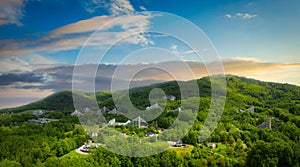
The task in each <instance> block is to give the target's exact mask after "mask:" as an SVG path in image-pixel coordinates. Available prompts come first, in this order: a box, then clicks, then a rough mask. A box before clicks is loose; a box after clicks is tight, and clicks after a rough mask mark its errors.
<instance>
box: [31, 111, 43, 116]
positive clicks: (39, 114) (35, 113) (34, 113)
mask: <svg viewBox="0 0 300 167" xmlns="http://www.w3.org/2000/svg"><path fill="white" fill-rule="evenodd" d="M32 114H33V115H35V116H37V117H38V116H41V115H43V114H45V111H44V110H37V111H33V112H32Z"/></svg>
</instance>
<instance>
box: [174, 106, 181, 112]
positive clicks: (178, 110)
mask: <svg viewBox="0 0 300 167" xmlns="http://www.w3.org/2000/svg"><path fill="white" fill-rule="evenodd" d="M181 111H182V110H181V108H180V107H178V108H176V109H175V110H173V112H181Z"/></svg>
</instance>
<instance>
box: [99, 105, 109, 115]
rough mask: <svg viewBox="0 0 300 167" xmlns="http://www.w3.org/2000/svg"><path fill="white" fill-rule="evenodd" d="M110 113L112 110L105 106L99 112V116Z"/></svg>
mask: <svg viewBox="0 0 300 167" xmlns="http://www.w3.org/2000/svg"><path fill="white" fill-rule="evenodd" d="M109 111H110V109H109V108H107V107H105V106H104V107H102V108H101V109H100V110H98V111H97V113H98V114H100V113H108V112H109Z"/></svg>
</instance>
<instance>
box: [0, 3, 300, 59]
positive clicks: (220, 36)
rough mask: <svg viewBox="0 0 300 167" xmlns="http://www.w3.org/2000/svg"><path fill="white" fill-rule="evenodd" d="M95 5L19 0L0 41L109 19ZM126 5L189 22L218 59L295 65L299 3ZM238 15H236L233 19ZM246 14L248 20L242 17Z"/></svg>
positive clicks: (104, 8) (58, 55) (67, 55)
mask: <svg viewBox="0 0 300 167" xmlns="http://www.w3.org/2000/svg"><path fill="white" fill-rule="evenodd" d="M20 1H21V0H20ZM97 2H98V3H95V4H94V3H93V2H92V0H90V1H88V0H86V1H74V0H64V1H58V0H40V1H33V0H32V1H30V0H29V1H24V2H23V5H22V6H21V7H20V8H21V9H20V10H21V11H22V16H21V17H19V18H18V19H17V20H18V22H19V23H12V24H6V25H1V26H0V32H1V34H0V39H2V40H5V39H26V40H36V39H39V38H43V37H45V36H47V34H49V33H50V32H51V31H53V30H55V29H57V28H59V27H62V26H65V25H68V24H72V23H76V22H78V21H81V20H86V19H91V18H93V17H95V16H103V15H111V12H110V10H109V9H108V8H110V7H109V5H108V4H109V3H110V1H107V0H106V1H104V0H98V1H97ZM129 2H130V4H131V5H132V7H133V8H134V10H135V11H143V10H142V9H141V8H142V7H144V8H145V9H147V10H148V11H164V12H169V13H173V14H176V15H179V16H181V17H184V18H186V19H188V20H189V21H191V22H193V23H194V24H196V25H197V26H198V27H199V28H201V29H202V30H203V31H204V33H206V35H207V36H208V38H210V39H211V41H212V43H213V44H214V45H215V46H216V48H217V50H218V51H219V54H220V56H222V58H230V57H245V58H255V59H258V60H261V61H267V62H299V61H300V56H299V52H300V49H299V47H297V46H298V45H299V43H300V35H299V29H300V19H299V17H297V16H299V15H300V10H298V9H299V5H300V2H299V1H297V0H290V1H282V0H280V1H279V0H274V1H272V2H270V1H233V0H231V1H229V0H218V1H216V0H215V1H214V0H212V1H173V0H164V1H160V0H153V1H149V0H134V1H129ZM87 4H89V5H87ZM239 14H240V15H241V16H237V15H239ZM245 14H246V15H249V17H244V15H245ZM251 16H254V17H251ZM229 17H231V18H229ZM18 24H19V25H18ZM170 28H171V27H170ZM78 50H79V49H70V50H67V51H66V50H64V51H59V52H50V53H44V54H43V55H42V56H45V57H47V58H49V59H54V60H57V61H59V62H62V63H74V61H75V58H76V53H78ZM21 54H22V53H21ZM26 54H31V53H26ZM7 56H9V55H7ZM17 56H21V55H17Z"/></svg>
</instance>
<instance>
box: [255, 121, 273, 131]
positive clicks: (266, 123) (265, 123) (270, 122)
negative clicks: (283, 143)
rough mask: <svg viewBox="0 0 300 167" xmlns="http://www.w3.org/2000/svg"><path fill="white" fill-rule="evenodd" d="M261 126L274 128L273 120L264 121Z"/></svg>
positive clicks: (262, 127)
mask: <svg viewBox="0 0 300 167" xmlns="http://www.w3.org/2000/svg"><path fill="white" fill-rule="evenodd" d="M258 127H259V128H261V129H264V128H269V129H272V121H271V119H269V120H268V121H267V122H264V123H262V124H260V125H258Z"/></svg>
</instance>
